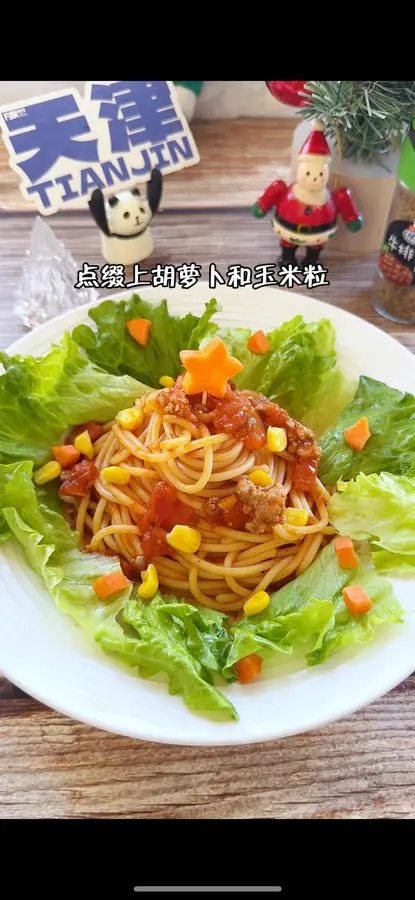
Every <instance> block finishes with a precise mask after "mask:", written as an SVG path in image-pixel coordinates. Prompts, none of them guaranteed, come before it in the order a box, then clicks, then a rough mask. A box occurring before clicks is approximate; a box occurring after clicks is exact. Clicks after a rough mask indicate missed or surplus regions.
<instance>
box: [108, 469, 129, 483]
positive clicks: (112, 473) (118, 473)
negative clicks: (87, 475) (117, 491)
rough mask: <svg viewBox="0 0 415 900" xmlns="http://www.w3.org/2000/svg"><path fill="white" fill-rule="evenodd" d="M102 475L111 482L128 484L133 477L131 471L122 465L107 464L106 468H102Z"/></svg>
mask: <svg viewBox="0 0 415 900" xmlns="http://www.w3.org/2000/svg"><path fill="white" fill-rule="evenodd" d="M101 475H102V477H103V478H104V479H105V481H109V482H110V484H128V482H129V480H130V478H131V475H130V473H129V472H127V470H126V469H122V468H121V466H107V467H106V469H102V472H101Z"/></svg>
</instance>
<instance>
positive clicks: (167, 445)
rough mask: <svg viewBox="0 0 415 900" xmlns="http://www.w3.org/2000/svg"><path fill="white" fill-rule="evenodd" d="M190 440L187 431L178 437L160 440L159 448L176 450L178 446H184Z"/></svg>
mask: <svg viewBox="0 0 415 900" xmlns="http://www.w3.org/2000/svg"><path fill="white" fill-rule="evenodd" d="M190 440H191V435H190V434H189V432H187V434H181V435H180V437H176V438H166V440H165V441H160V450H163V452H164V450H177V448H178V447H184V446H185V444H188V443H189V442H190Z"/></svg>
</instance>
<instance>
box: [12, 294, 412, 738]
mask: <svg viewBox="0 0 415 900" xmlns="http://www.w3.org/2000/svg"><path fill="white" fill-rule="evenodd" d="M195 287H196V290H193V289H190V290H186V292H184V289H180V288H178V287H176V288H174V289H163V288H160V289H158V288H153V287H147V288H146V287H144V286H143V288H142V289H140V290H138V289H137V290H136V291H134V290H122V291H119V292H116V293H113V294H111V295H104V296H100V297H99V298H98V299H97V300H95V301H93V302H92V303H87V304H82V305H80V306H78V307H76V308H74V309H72V310H69V311H68V312H65V313H63V314H61V315H60V316H56V317H55V318H53V319H52V320H51V321H49V322H46V323H44V324H43V325H41V326H39V327H38V328H36V329H34V330H31V331H29V332H28V333H27V334H24V335H22V336H21V337H20V338H18V339H17V340H16V341H14V342H13V343H12V344H11V345H9V347H8V348H7V349H6V351H5V352H6V353H9V354H19V353H22V354H26V353H30V351H27V350H25V347H26V344H27V343H29V344H30V343H32V341H33V336H34V335H35V334H36V336H37V337H38V338H39V339H40V341H42V338H43V343H49V344H50V345H51V344H52V343H54V342H55V341H58V340H60V337H58V336H57V335H58V334H59V335H60V336H62V335H63V333H64V331H65V330H69V329H72V328H73V327H75V324H76V321H72V320H76V319H78V320H79V318H80V316H81V315H87V313H88V311H89V310H90V309H92V308H94V307H96V306H99V305H100V303H102V302H103V301H104V300H122V299H126V298H128V297H130V296H131V295H132V294H133V293H139V295H140V296H141V295H142V296H143V297H144V298H145V299H146V300H149V299H150V298H152V299H153V300H154V303H158V302H160V300H161V299H162V298H163V296H164V295H165V296H166V299H167V302H168V298H169V295H170V296H171V294H174V295H175V296H177V295H178V294H179V292H180V291H181V290H182V291H183V298H184V297H185V296H188V297H189V301H190V303H191V297H192V290H193V296H194V294H195V293H196V294H199V292H200V293H201V292H202V291H203V294H204V300H205V302H207V300H208V299H210V297H212V296H215V294H217V296H218V302H219V304H220V303H221V295H222V296H224V295H226V294H228V296H234V294H230V293H229V292H230V289H229V288H225V287H224V286H220V287H219V289H218V291H214V290H212V289H211V288H209V285H208V282H206V281H201V282H199V283H198V284H197V286H195ZM243 290H244V289H241V294H242V293H243ZM245 290H246V289H245ZM265 290H267V289H265ZM271 291H273V292H276V293H279V294H283V295H284V297H285V298H286V296H287V292H286V291H283V290H282V289H281V288H278V287H275V288H274V287H273V286H268V290H267V293H269V292H271ZM262 293H263V292H262ZM154 294H156V296H154ZM289 296H290V297H292V298H293V306H295V299H296V298H301V302H302V303H303V302H304V300H305V299H306V298H305V296H304V294H300V293H298V292H295V291H291V290H290V292H289ZM310 300H312V301H313V303H312V306H314V307H315V304H317V305H318V308H319V310H321V314H320V315H319V316H318V317H317V316H316V315H315V314H314V313H313V315H312V317H311V319H310V321H315V320H316V318H329V319H331V320H332V319H333V318H334V319H339V320H340V321H342V320H343V321H344V322H346V320H354V322H355V323H356V322H359V323H361V326H362V328H363V329H364V330H365V331H367V333H368V334H372V333H373V331H375V332H376V333H377V335H378V338H380V340H381V341H383V342H384V343H385V346H387V345H389V346H391V345H394V347H395V349H396V350H398V351H399V353H400V354H401V358H402V359H403V357H404V356H405V358H406V360H407V361H408V364H409V365H410V367H411V368H412V367H413V371H414V383H415V356H414V354H413V353H412V352H411V350H410V349H409V348H408V347H405V345H403V344H402V343H401V342H400V341H399V340H398V339H397V338H395V337H394V336H392V335H391V334H389V333H388V332H386V331H383V330H382V329H381V328H379V327H378V326H377V325H374V324H372V323H371V322H369V321H367V320H366V319H363V318H362V319H361V318H360V317H359V316H357V315H355V314H354V313H352V312H350V311H349V310H345V309H342V307H338V306H335V305H333V304H331V303H328V302H326V301H324V300H321V299H320V298H318V297H316V296H314V295H313V296H312V297H310ZM224 312H225V315H226V308H225V309H224ZM333 313H334V316H333ZM297 314H300V315H302V314H303V313H297V312H295V310H294V311H293V316H294V315H297ZM277 315H278V313H277ZM287 320H288V319H287V318H286V317H285V315H284V318H283V319H282V321H287ZM69 323H71V324H69ZM333 325H334V327H335V328H336V335H337V329H338V324H337V325H336V323H335V322H333ZM242 327H243V326H242ZM33 352H34V353H36V350H34V351H33ZM45 352H47V350H42V351H41V354H43V353H45ZM409 360H410V361H411V362H410V363H409ZM29 568H30V567H29ZM409 581H413V582H414V583H415V579H410V580H409ZM409 615H410V613H409ZM17 668H18V666H17ZM12 669H13V666H12V667H11V668H10V667H8V666H6V667H5V668H3V666H2V668H1V671H2V673H3V674H4V677H6V678H8V679H9V680H10V681H11V682H12V683H13V684H15V685H16V686H17V687H19V688H20V689H21V690H23V691H25V692H26V693H28V694H29V696H30V697H31V698H33V699H36V700H37V701H38V702H40V703H42V704H44V705H46V706H47V707H49V708H51V709H52V710H55V711H57V712H58V713H61V714H63V715H65V716H68V717H69V718H72V719H73V720H74V721H78V722H84V723H85V724H87V725H90V726H91V727H94V728H98V729H100V730H103V731H106V732H109V733H114V734H119V735H122V736H125V737H130V738H132V739H134V740H143V741H149V742H154V743H162V744H167V745H172V746H174V745H177V746H243V745H245V744H257V743H263V742H269V741H272V740H280V739H282V738H284V737H289V736H292V735H295V734H300V733H301V734H302V733H308V732H312V731H315V730H317V729H319V728H322V727H325V726H326V725H328V724H331V723H334V722H336V721H339V720H341V719H343V718H345V717H348V716H350V715H352V714H353V713H354V712H356V711H357V710H359V709H363V708H365V707H366V706H368V705H369V704H370V703H373V702H374V701H375V700H377V699H380V698H381V697H383V696H385V695H386V694H387V693H389V692H390V691H391V690H392V689H393V688H394V687H396V686H397V685H399V684H401V683H402V682H403V681H404V680H405V679H406V678H407V677H408V676H410V675H411V674H412V672H413V671H414V669H415V646H414V659H413V662H412V664H411V667H410V669H409V671H407V672H406V674H400V675H399V677H397V676H396V674H394V675H392V676H391V677H390V678H387V677H386V673H385V677H384V678H383V679H381V682H382V686H381V687H379V680H378V681H377V682H376V685H377V686H376V687H372V688H371V689H369V688H368V689H367V691H366V692H365V695H366V699H362V698H361V697H360V699H359V700H358V701H357V702H354V701H353V699H352V698H350V701H349V702H347V703H344V702H343V703H342V704H341V705H340V708H339V711H338V712H337V713H336V714H335V715H334V714H333V713H330V712H328V713H327V714H326V715H324V713H323V714H321V713H320V714H318V713H317V712H314V714H312V713H311V712H310V714H309V715H308V716H305V717H304V720H305V724H304V726H302V727H301V729H299V728H298V727H297V726H294V727H293V728H292V729H290V728H289V727H287V726H285V727H284V728H283V729H282V730H281V729H280V730H279V729H278V722H277V721H275V720H273V725H272V726H271V728H269V727H268V728H261V732H260V733H259V734H258V735H254V736H251V737H245V736H244V737H242V738H238V737H237V736H236V734H235V737H233V736H232V735H229V734H226V735H224V734H221V731H222V729H221V724H220V723H219V725H216V723H213V724H214V727H215V728H217V733H216V735H213V734H212V736H209V739H199V738H197V737H190V738H189V737H187V736H183V737H182V736H181V735H180V734H176V735H175V736H174V737H173V736H169V737H167V738H165V737H163V736H161V735H159V734H157V731H158V730H159V726H158V725H157V727H156V728H155V730H154V731H153V732H152V731H151V728H150V729H149V728H148V727H147V728H146V727H144V728H143V727H140V717H139V715H138V716H137V717H136V718H134V717H133V715H132V717H131V727H123V726H122V724H121V725H118V724H117V723H113V724H112V725H111V724H109V723H108V721H106V720H105V716H100V715H99V714H98V715H94V713H91V714H89V712H88V715H82V716H80V715H79V712H77V710H76V697H75V698H74V703H73V704H71V703H70V702H69V703H68V704H66V703H63V704H61V703H60V702H59V703H56V701H55V699H54V697H53V688H52V690H51V692H50V693H51V695H52V699H51V697H50V695H48V691H42V690H40V691H38V690H36V691H35V693H33V691H32V688H31V687H30V685H29V684H28V682H27V681H25V679H20V677H19V675H17V677H16V675H15V674H14V672H13V671H12ZM405 671H406V670H405ZM165 690H166V700H167V699H168V697H169V694H168V688H167V686H165ZM58 693H59V691H58ZM110 718H111V714H110ZM135 723H137V727H134V726H135ZM167 730H168V729H167Z"/></svg>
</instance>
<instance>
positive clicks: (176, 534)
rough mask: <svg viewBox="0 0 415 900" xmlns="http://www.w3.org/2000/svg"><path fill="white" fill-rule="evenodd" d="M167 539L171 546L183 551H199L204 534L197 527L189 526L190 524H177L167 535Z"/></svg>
mask: <svg viewBox="0 0 415 900" xmlns="http://www.w3.org/2000/svg"><path fill="white" fill-rule="evenodd" d="M166 541H167V543H168V544H169V545H170V547H174V549H175V550H180V552H181V553H197V551H198V549H199V547H200V544H201V543H202V536H201V534H200V532H199V531H197V530H196V528H189V526H188V525H175V526H174V528H173V529H172V530H171V531H169V533H168V535H167V536H166Z"/></svg>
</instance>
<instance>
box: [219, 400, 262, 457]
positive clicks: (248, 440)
mask: <svg viewBox="0 0 415 900" xmlns="http://www.w3.org/2000/svg"><path fill="white" fill-rule="evenodd" d="M213 424H214V428H215V431H216V433H217V434H233V435H234V436H235V437H237V438H240V439H241V440H243V441H244V445H245V447H246V448H247V449H248V450H260V449H261V448H262V447H264V446H265V444H266V433H265V429H264V428H263V427H262V424H261V420H260V418H259V416H257V415H256V414H255V410H254V407H253V405H252V402H251V400H250V398H249V397H246V396H244V395H242V394H236V393H234V392H229V393H228V394H227V395H226V396H225V397H224V398H223V400H220V402H219V403H218V404H217V406H216V408H215V412H214V418H213Z"/></svg>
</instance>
